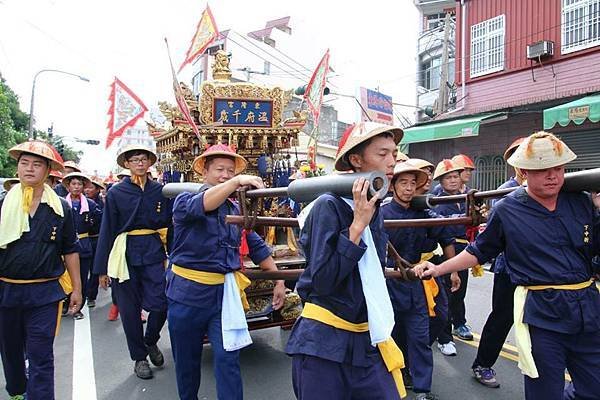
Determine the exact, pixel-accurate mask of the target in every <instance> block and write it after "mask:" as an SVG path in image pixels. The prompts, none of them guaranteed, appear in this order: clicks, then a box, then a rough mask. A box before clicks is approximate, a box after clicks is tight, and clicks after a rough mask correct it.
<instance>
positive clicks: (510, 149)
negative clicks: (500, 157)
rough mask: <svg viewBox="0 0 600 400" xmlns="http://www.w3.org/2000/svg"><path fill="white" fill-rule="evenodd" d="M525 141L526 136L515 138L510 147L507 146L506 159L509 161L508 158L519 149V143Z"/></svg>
mask: <svg viewBox="0 0 600 400" xmlns="http://www.w3.org/2000/svg"><path fill="white" fill-rule="evenodd" d="M524 141H525V138H524V137H520V138H518V139H515V141H514V142H512V143H511V144H510V146H508V148H507V149H506V151H505V152H504V161H507V160H508V158H509V157H510V156H512V155H513V153H514V152H515V151H516V150H517V147H519V145H520V144H521V143H523V142H524Z"/></svg>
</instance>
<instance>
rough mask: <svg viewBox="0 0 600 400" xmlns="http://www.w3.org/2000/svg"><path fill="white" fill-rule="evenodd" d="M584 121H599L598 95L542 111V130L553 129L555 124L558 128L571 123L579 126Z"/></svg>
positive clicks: (599, 106) (599, 96) (599, 102)
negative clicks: (557, 124) (558, 125)
mask: <svg viewBox="0 0 600 400" xmlns="http://www.w3.org/2000/svg"><path fill="white" fill-rule="evenodd" d="M586 119H589V120H590V121H592V122H598V121H600V94H597V95H594V96H588V97H584V98H582V99H579V100H574V101H571V102H569V103H566V104H561V105H559V106H556V107H552V108H548V109H546V110H544V129H551V128H553V127H554V125H556V123H557V122H558V123H559V124H560V126H567V125H569V122H571V121H573V122H575V123H576V124H577V125H581V124H583V122H584V121H585V120H586Z"/></svg>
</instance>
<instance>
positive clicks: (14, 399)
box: [8, 394, 26, 400]
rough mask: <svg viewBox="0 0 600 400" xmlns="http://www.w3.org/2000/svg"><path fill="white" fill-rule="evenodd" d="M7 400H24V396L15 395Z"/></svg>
mask: <svg viewBox="0 0 600 400" xmlns="http://www.w3.org/2000/svg"><path fill="white" fill-rule="evenodd" d="M8 400H26V398H25V395H24V394H15V395H14V396H10V397H9V398H8Z"/></svg>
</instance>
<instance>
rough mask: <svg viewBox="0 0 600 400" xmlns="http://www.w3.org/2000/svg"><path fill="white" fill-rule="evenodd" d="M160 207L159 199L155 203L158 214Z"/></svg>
mask: <svg viewBox="0 0 600 400" xmlns="http://www.w3.org/2000/svg"><path fill="white" fill-rule="evenodd" d="M160 207H161V202H160V201H159V202H158V203H156V212H157V213H158V214H160Z"/></svg>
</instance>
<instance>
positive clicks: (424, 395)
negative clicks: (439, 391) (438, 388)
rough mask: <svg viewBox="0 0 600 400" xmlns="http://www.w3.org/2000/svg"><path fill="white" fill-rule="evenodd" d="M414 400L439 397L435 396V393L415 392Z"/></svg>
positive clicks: (427, 399) (436, 398)
mask: <svg viewBox="0 0 600 400" xmlns="http://www.w3.org/2000/svg"><path fill="white" fill-rule="evenodd" d="M413 399H414V400H438V399H439V397H437V396H436V395H435V394H433V393H431V392H429V393H417V394H416V395H415V397H413Z"/></svg>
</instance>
